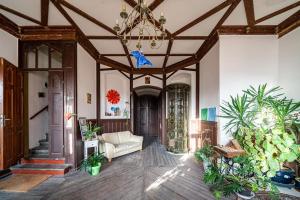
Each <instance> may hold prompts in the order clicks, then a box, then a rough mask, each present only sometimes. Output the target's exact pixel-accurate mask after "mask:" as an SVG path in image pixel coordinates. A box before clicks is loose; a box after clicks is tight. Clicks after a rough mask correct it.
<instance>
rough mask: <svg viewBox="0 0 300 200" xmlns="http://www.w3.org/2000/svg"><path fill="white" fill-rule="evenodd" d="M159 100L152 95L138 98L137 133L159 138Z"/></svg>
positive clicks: (136, 106)
mask: <svg viewBox="0 0 300 200" xmlns="http://www.w3.org/2000/svg"><path fill="white" fill-rule="evenodd" d="M158 104H159V101H158V98H157V97H154V96H150V95H143V96H139V97H138V96H136V99H135V109H134V110H135V116H136V117H135V126H136V128H135V131H136V134H138V135H143V136H145V137H157V136H158V135H159V134H158V133H159V119H158Z"/></svg>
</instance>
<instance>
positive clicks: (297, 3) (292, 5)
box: [255, 1, 300, 24]
mask: <svg viewBox="0 0 300 200" xmlns="http://www.w3.org/2000/svg"><path fill="white" fill-rule="evenodd" d="M298 6H300V1H299V2H296V3H293V4H291V5H289V6H287V7H284V8H282V9H280V10H277V11H275V12H273V13H271V14H268V15H266V16H264V17H261V18H259V19H257V20H256V21H255V24H258V23H261V22H263V21H266V20H268V19H270V18H272V17H275V16H277V15H280V14H282V13H284V12H286V11H289V10H291V9H293V8H296V7H298Z"/></svg>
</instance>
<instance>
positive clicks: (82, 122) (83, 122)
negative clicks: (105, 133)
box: [78, 117, 88, 138]
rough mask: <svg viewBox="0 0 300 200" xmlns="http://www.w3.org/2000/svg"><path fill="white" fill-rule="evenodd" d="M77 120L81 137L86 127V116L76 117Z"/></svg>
mask: <svg viewBox="0 0 300 200" xmlns="http://www.w3.org/2000/svg"><path fill="white" fill-rule="evenodd" d="M78 122H79V128H80V134H81V138H84V133H85V132H86V131H87V129H88V127H87V121H86V118H85V117H79V118H78Z"/></svg>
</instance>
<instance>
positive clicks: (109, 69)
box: [100, 68, 116, 71]
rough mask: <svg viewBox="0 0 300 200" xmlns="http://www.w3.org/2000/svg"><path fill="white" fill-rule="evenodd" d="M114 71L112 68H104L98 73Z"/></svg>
mask: <svg viewBox="0 0 300 200" xmlns="http://www.w3.org/2000/svg"><path fill="white" fill-rule="evenodd" d="M115 70H116V69H114V68H104V69H100V71H115Z"/></svg>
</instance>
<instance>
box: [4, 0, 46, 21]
mask: <svg viewBox="0 0 300 200" xmlns="http://www.w3.org/2000/svg"><path fill="white" fill-rule="evenodd" d="M0 4H2V5H4V6H6V7H9V8H11V9H13V10H16V11H18V12H20V13H23V14H25V15H27V16H29V17H32V18H34V19H36V20H38V21H40V20H41V1H40V0H23V1H21V0H0Z"/></svg>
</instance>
